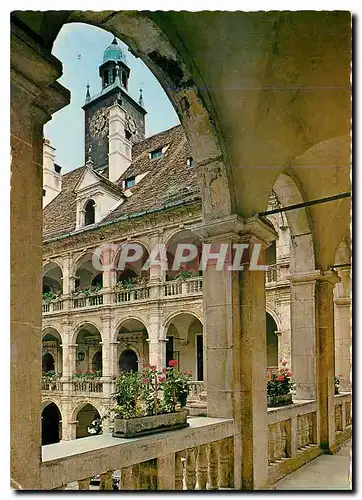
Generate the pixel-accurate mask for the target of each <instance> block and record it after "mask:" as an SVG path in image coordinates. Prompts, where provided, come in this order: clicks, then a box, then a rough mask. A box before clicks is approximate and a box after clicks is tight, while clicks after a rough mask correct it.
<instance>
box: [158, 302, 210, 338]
mask: <svg viewBox="0 0 362 500" xmlns="http://www.w3.org/2000/svg"><path fill="white" fill-rule="evenodd" d="M180 314H188V315H190V316H193V317H194V318H195V319H197V320H199V321H200V323H201V325H202V327H204V321H203V317H200V316H199V315H198V314H197V313H196V312H195V311H190V310H187V309H180V310H179V311H176V312H173V313H170V314H169V315H168V316H167V317H166V319H165V321H164V322H163V325H162V330H163V332H162V334H163V338H166V335H167V330H168V327H169V326H170V324H171V323H172V320H173V319H175V318H176V316H179V315H180Z"/></svg>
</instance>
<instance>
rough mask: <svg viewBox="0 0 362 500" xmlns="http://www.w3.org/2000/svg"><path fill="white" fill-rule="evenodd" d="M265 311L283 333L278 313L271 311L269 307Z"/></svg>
mask: <svg viewBox="0 0 362 500" xmlns="http://www.w3.org/2000/svg"><path fill="white" fill-rule="evenodd" d="M265 310H266V312H267V313H268V314H269V315H270V316H271V317H272V318H273V320H274V322H275V324H276V326H277V329H278V332H281V331H282V321H281V319H280V317H279V315H278V313H276V312H275V311H274V310H273V309H271V308H270V307H268V306H267V307H266V308H265Z"/></svg>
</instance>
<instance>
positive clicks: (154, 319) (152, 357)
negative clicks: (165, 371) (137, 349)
mask: <svg viewBox="0 0 362 500" xmlns="http://www.w3.org/2000/svg"><path fill="white" fill-rule="evenodd" d="M149 318H150V319H149V325H148V328H147V329H148V342H149V347H148V348H149V351H148V352H149V364H150V365H154V366H156V367H157V369H158V370H161V369H162V368H163V367H164V366H166V365H165V364H162V363H163V362H164V363H165V362H166V355H165V356H164V359H163V356H162V353H161V355H160V352H161V346H163V345H164V343H163V342H162V341H161V342H159V339H160V338H161V339H162V337H161V324H162V323H161V311H160V309H159V308H158V307H157V309H156V308H154V309H152V310H151V312H150V316H149Z"/></svg>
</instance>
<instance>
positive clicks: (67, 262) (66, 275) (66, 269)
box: [62, 255, 73, 295]
mask: <svg viewBox="0 0 362 500" xmlns="http://www.w3.org/2000/svg"><path fill="white" fill-rule="evenodd" d="M71 265H72V261H71V257H70V255H65V256H64V257H63V266H62V271H63V295H69V294H70V293H71V292H72V291H73V290H71V279H70V275H71Z"/></svg>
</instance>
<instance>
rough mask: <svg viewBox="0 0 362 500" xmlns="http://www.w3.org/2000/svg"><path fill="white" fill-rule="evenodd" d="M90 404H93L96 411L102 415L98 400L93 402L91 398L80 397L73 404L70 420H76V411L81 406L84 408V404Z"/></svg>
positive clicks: (78, 410)
mask: <svg viewBox="0 0 362 500" xmlns="http://www.w3.org/2000/svg"><path fill="white" fill-rule="evenodd" d="M88 404H89V405H91V406H93V407H94V408H95V409H96V410H97V412H98V413H99V414H100V415H102V411H101V407H100V406H99V404H98V402H95V401H93V400H89V399H82V400H80V401H77V402H76V404H75V406H74V407H73V408H72V410H71V412H70V414H71V420H72V421H73V422H74V421H75V420H77V415H78V413H79V412H80V410H81V409H82V408H84V406H86V405H88Z"/></svg>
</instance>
